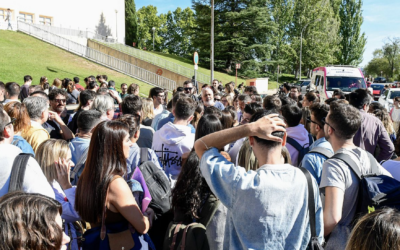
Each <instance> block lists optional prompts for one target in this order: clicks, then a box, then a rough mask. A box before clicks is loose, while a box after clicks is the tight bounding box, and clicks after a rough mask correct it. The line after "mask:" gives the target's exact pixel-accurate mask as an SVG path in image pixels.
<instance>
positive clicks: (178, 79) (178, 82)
mask: <svg viewBox="0 0 400 250" xmlns="http://www.w3.org/2000/svg"><path fill="white" fill-rule="evenodd" d="M87 46H88V47H89V48H93V49H95V50H98V51H100V52H102V53H104V54H107V55H110V56H112V57H115V58H118V59H121V60H123V61H125V62H128V63H131V64H133V65H136V66H138V67H140V68H143V69H146V70H148V71H150V72H153V73H157V72H159V70H160V69H161V70H162V75H161V76H163V77H166V78H168V79H171V80H173V81H175V82H176V86H177V87H179V86H183V82H185V81H186V80H190V78H188V77H186V76H182V75H179V74H177V73H175V72H172V71H169V70H166V69H164V68H160V67H158V66H156V65H153V64H151V63H148V62H146V61H143V60H140V59H137V58H136V57H133V56H131V55H127V54H125V53H122V52H120V51H118V50H115V49H113V48H110V47H107V46H105V45H102V44H99V43H97V42H96V41H93V40H88V44H87Z"/></svg>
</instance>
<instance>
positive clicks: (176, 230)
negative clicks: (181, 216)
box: [169, 222, 182, 250]
mask: <svg viewBox="0 0 400 250" xmlns="http://www.w3.org/2000/svg"><path fill="white" fill-rule="evenodd" d="M181 225H182V222H180V223H178V225H176V227H175V230H174V236H173V237H172V243H171V247H170V248H169V249H170V250H174V248H175V244H176V237H178V233H179V229H180V228H181Z"/></svg>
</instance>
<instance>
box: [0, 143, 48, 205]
mask: <svg viewBox="0 0 400 250" xmlns="http://www.w3.org/2000/svg"><path fill="white" fill-rule="evenodd" d="M20 153H22V151H21V149H19V148H18V147H16V146H14V145H11V144H0V162H1V167H0V197H1V196H3V195H5V194H7V193H8V187H9V185H10V175H11V168H12V165H13V162H14V159H15V157H17V155H19V154H20ZM22 191H24V192H26V193H39V194H43V195H46V196H48V197H51V198H53V199H54V198H55V195H54V191H53V188H52V187H51V186H50V184H49V182H48V181H47V179H46V177H45V176H44V174H43V172H42V169H41V168H40V166H39V164H38V163H37V161H36V160H35V159H34V158H30V159H29V161H28V165H27V166H26V171H25V177H24V183H23V185H22Z"/></svg>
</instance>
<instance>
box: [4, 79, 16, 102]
mask: <svg viewBox="0 0 400 250" xmlns="http://www.w3.org/2000/svg"><path fill="white" fill-rule="evenodd" d="M5 89H6V98H7V99H17V98H18V95H19V91H20V87H19V85H18V83H16V82H8V83H6V85H5Z"/></svg>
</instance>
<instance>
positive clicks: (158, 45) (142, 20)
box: [137, 5, 166, 51]
mask: <svg viewBox="0 0 400 250" xmlns="http://www.w3.org/2000/svg"><path fill="white" fill-rule="evenodd" d="M137 16H138V47H139V48H141V49H144V48H146V50H153V35H154V49H155V50H156V51H161V49H162V48H163V45H162V42H163V38H162V37H161V36H159V33H162V32H165V30H161V29H162V28H163V29H166V27H165V25H164V23H165V22H166V18H165V15H160V16H157V7H155V6H153V5H148V6H144V7H142V8H140V9H139V10H138V12H137ZM153 27H154V28H155V30H154V31H153Z"/></svg>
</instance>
